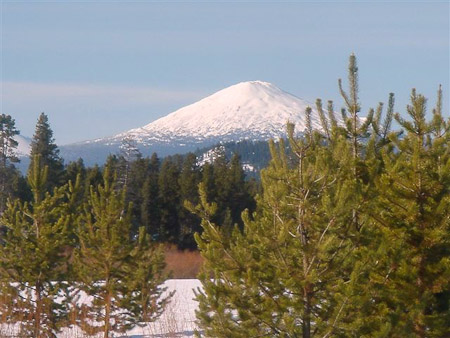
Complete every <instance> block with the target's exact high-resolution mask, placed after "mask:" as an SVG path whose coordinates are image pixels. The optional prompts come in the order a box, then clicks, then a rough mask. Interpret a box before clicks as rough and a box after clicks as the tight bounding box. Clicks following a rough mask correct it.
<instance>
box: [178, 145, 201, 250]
mask: <svg viewBox="0 0 450 338" xmlns="http://www.w3.org/2000/svg"><path fill="white" fill-rule="evenodd" d="M199 182H200V170H199V168H198V165H197V157H196V156H195V155H194V154H193V153H189V154H187V155H186V157H185V159H184V161H183V167H182V168H181V173H180V177H179V185H180V201H185V200H188V201H191V202H192V203H194V204H197V203H198V184H199ZM179 222H180V237H179V239H178V247H179V248H180V249H195V248H196V243H195V240H194V233H195V232H198V231H200V230H201V227H200V219H199V218H198V217H197V216H196V215H194V214H192V213H191V212H190V211H189V210H187V209H186V208H183V207H180V215H179Z"/></svg>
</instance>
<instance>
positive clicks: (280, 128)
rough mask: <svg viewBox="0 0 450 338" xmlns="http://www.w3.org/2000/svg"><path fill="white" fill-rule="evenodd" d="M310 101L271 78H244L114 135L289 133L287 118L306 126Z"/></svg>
mask: <svg viewBox="0 0 450 338" xmlns="http://www.w3.org/2000/svg"><path fill="white" fill-rule="evenodd" d="M308 106H311V107H312V105H311V104H310V103H308V102H306V101H304V100H302V99H300V98H298V97H296V96H294V95H292V94H289V93H287V92H285V91H283V90H281V89H280V88H278V87H276V86H275V85H273V84H271V83H268V82H262V81H249V82H241V83H238V84H236V85H233V86H231V87H228V88H225V89H222V90H220V91H218V92H217V93H215V94H212V95H210V96H208V97H206V98H204V99H202V100H200V101H198V102H196V103H193V104H191V105H188V106H186V107H183V108H181V109H179V110H177V111H175V112H173V113H171V114H169V115H167V116H165V117H163V118H160V119H158V120H156V121H154V122H152V123H150V124H147V125H146V126H144V127H141V128H136V129H132V130H129V131H127V132H125V133H121V134H118V135H116V136H114V137H113V138H112V140H113V139H116V140H117V139H122V138H124V137H126V136H131V137H133V138H135V139H136V140H137V141H138V142H140V143H151V142H152V141H166V142H167V141H170V140H171V141H177V140H179V141H182V140H183V139H186V140H190V141H195V140H196V141H203V140H206V139H216V138H220V139H221V140H222V141H236V140H239V139H255V140H261V139H269V138H272V137H275V138H276V137H280V136H282V135H283V134H284V133H285V130H286V122H287V121H290V122H294V123H295V124H296V126H297V130H299V131H303V130H304V129H305V126H306V123H305V109H306V107H308ZM312 126H313V128H315V129H320V122H319V117H318V115H317V113H316V112H315V110H314V109H313V114H312Z"/></svg>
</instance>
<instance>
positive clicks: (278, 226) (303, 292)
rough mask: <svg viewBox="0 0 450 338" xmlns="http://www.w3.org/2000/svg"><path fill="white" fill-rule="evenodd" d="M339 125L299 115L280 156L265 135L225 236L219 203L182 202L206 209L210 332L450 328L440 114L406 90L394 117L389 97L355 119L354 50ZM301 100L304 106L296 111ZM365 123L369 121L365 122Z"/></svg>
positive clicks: (381, 332)
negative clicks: (251, 198) (256, 190)
mask: <svg viewBox="0 0 450 338" xmlns="http://www.w3.org/2000/svg"><path fill="white" fill-rule="evenodd" d="M349 74H350V75H349V83H350V89H349V94H348V95H347V93H346V92H344V91H343V90H342V86H341V93H342V95H343V96H344V99H345V102H346V106H347V110H346V111H348V112H349V113H350V116H347V113H346V112H344V114H343V122H344V124H343V126H341V125H338V124H337V122H336V119H335V118H334V117H333V109H332V104H329V109H328V110H329V116H328V118H327V117H325V114H324V112H323V111H322V109H321V101H318V103H317V105H318V110H319V114H320V115H321V116H320V118H321V121H322V126H323V131H324V132H323V133H322V134H319V133H315V132H312V128H311V124H310V122H309V120H308V119H307V128H306V133H305V135H303V136H302V137H300V138H296V137H295V135H294V128H293V126H292V125H288V135H289V144H290V153H289V154H286V153H285V151H284V149H285V147H284V144H283V142H282V141H280V145H279V147H278V148H277V147H276V146H275V144H274V143H271V154H272V161H271V163H270V165H269V167H268V168H266V169H265V170H263V171H262V173H261V180H262V189H263V192H262V194H261V195H260V196H259V197H258V198H257V211H256V212H255V213H254V214H253V215H249V214H246V213H244V214H243V220H244V228H243V230H242V231H241V230H240V229H239V228H238V227H235V228H234V230H233V231H232V233H231V235H230V234H229V233H225V232H224V230H223V227H221V226H220V225H221V224H215V223H214V221H213V219H214V217H213V216H214V214H215V213H216V212H217V206H216V205H215V204H214V203H210V202H209V201H208V196H207V188H206V186H205V184H201V185H200V186H199V190H200V197H201V198H200V199H201V202H200V204H199V205H198V206H195V207H194V206H193V205H191V204H189V203H186V206H187V207H188V208H189V209H190V210H192V211H193V212H195V213H197V214H198V215H200V216H201V217H202V227H203V233H202V234H197V236H196V240H197V243H198V246H199V248H200V250H201V253H202V256H203V257H204V258H205V264H204V269H203V271H202V273H201V275H200V276H199V278H200V280H201V281H202V284H203V290H202V291H199V293H198V294H197V299H198V300H199V310H198V311H197V317H198V323H199V325H200V327H201V329H202V330H203V332H204V335H205V336H208V337H304V338H307V337H446V336H448V335H449V334H450V332H449V325H448V323H449V322H450V285H449V281H450V259H449V257H450V237H449V234H450V218H449V215H450V148H449V146H450V136H449V122H446V121H444V119H443V117H442V113H441V109H442V108H441V106H442V103H441V101H442V99H441V96H442V94H441V92H439V98H438V104H437V107H436V108H435V109H434V111H433V119H432V120H431V121H429V122H427V121H426V117H425V112H426V109H425V108H426V100H425V98H424V97H423V96H421V95H417V94H416V93H415V91H413V94H412V96H411V104H410V106H408V108H407V111H408V114H409V116H410V118H411V120H412V121H411V122H410V121H407V120H404V119H402V118H400V116H399V115H398V114H396V115H395V118H396V119H397V121H398V122H399V123H400V125H401V126H402V127H403V129H404V130H405V131H406V135H405V136H401V135H400V133H391V132H390V125H391V121H392V118H393V116H394V108H393V105H394V98H393V95H392V94H391V95H390V96H389V103H388V108H387V111H386V116H385V119H384V121H383V122H381V117H382V110H383V106H382V104H380V105H379V106H378V108H377V110H376V111H375V110H370V111H369V114H368V115H369V118H367V119H366V120H364V121H362V120H360V119H359V118H358V112H359V111H360V105H359V102H358V94H357V89H358V86H357V67H356V59H355V58H354V56H353V55H352V56H351V57H350V66H349ZM309 114H310V110H307V111H306V116H307V117H308V115H309ZM370 127H372V130H370Z"/></svg>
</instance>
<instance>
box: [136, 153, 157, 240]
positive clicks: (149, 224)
mask: <svg viewBox="0 0 450 338" xmlns="http://www.w3.org/2000/svg"><path fill="white" fill-rule="evenodd" d="M159 167H160V161H159V158H158V155H157V154H156V153H153V155H152V157H151V158H150V164H149V173H148V176H147V178H146V179H145V182H144V185H143V187H142V203H141V221H142V225H143V226H145V228H146V229H147V233H148V234H150V235H151V236H152V238H154V239H156V238H157V235H158V231H159V226H160V200H159V186H158V181H159Z"/></svg>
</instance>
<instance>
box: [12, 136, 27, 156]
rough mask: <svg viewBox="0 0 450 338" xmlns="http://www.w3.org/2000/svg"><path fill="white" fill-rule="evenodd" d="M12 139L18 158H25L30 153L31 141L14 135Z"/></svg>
mask: <svg viewBox="0 0 450 338" xmlns="http://www.w3.org/2000/svg"><path fill="white" fill-rule="evenodd" d="M14 139H15V140H16V141H17V143H18V145H17V149H16V153H17V156H19V157H27V156H29V155H30V151H31V139H30V138H29V137H26V136H22V135H16V136H15V137H14Z"/></svg>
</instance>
